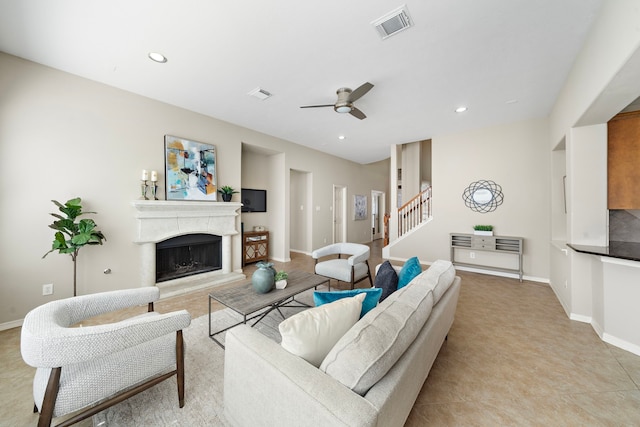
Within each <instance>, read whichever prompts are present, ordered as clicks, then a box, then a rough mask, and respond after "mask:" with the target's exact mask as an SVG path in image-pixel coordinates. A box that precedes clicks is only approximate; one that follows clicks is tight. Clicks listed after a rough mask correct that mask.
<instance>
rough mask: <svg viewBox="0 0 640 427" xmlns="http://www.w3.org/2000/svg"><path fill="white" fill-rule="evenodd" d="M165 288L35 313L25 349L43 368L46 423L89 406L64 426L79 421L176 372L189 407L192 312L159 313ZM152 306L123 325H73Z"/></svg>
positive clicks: (41, 400) (36, 391)
mask: <svg viewBox="0 0 640 427" xmlns="http://www.w3.org/2000/svg"><path fill="white" fill-rule="evenodd" d="M159 296H160V291H159V289H158V288H156V287H155V286H154V287H145V288H137V289H128V290H122V291H112V292H103V293H97V294H91V295H83V296H79V297H73V298H67V299H63V300H58V301H52V302H50V303H47V304H44V305H41V306H40V307H37V308H35V309H33V310H32V311H31V312H29V313H28V314H27V316H26V317H25V319H24V323H23V326H22V336H21V342H20V347H21V352H22V358H23V359H24V361H25V362H26V363H27V364H29V365H30V366H33V367H35V368H37V369H36V374H35V377H34V380H33V398H34V402H35V406H34V412H40V419H39V421H38V426H48V425H50V424H51V420H52V418H54V417H59V416H62V415H66V414H69V413H72V412H75V411H78V410H80V409H83V408H88V409H86V410H85V411H83V412H82V413H80V414H77V415H75V416H74V417H73V418H70V419H68V420H66V421H65V422H64V423H62V424H59V425H71V424H74V423H76V422H78V421H81V420H83V419H85V418H88V417H90V416H92V415H94V414H96V413H98V412H100V411H102V410H104V409H106V408H108V407H110V406H112V405H115V404H116V403H119V402H121V401H123V400H125V399H127V398H129V397H131V396H133V395H135V394H137V393H139V392H141V391H143V390H146V389H147V388H149V387H152V386H154V385H155V384H157V383H159V382H161V381H163V380H165V379H167V378H170V377H171V376H173V375H176V377H177V382H178V402H179V405H180V407H181V408H182V407H183V406H184V343H183V340H182V329H184V328H186V327H187V326H189V324H190V323H191V316H190V315H189V313H188V312H187V311H186V310H181V311H176V312H173V313H167V314H159V313H156V312H154V311H153V302H154V301H156V300H157V299H158V298H159ZM142 304H144V305H146V304H148V307H149V312H148V313H145V314H143V315H140V316H136V317H133V318H130V319H127V320H123V321H121V322H117V323H111V324H105V325H98V326H84V327H72V326H73V325H76V324H77V323H78V322H81V321H83V320H85V319H88V318H90V317H93V316H96V315H99V314H103V313H108V312H111V311H116V310H120V309H123V308H126V307H133V306H137V305H142Z"/></svg>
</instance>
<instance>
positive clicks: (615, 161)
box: [607, 111, 640, 209]
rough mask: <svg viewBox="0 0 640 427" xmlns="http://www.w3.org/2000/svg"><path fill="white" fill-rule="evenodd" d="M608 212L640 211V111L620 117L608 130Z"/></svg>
mask: <svg viewBox="0 0 640 427" xmlns="http://www.w3.org/2000/svg"><path fill="white" fill-rule="evenodd" d="M607 134H608V135H607V138H608V147H607V171H608V172H607V176H608V178H607V197H608V202H607V205H608V208H609V209H640V190H639V189H638V184H639V183H640V111H633V112H629V113H620V114H618V115H616V116H615V117H613V118H612V119H611V120H610V121H609V123H608V126H607Z"/></svg>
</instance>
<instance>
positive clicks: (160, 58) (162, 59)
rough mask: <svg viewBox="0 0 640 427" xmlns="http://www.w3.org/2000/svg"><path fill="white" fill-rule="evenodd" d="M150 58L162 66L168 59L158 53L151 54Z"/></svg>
mask: <svg viewBox="0 0 640 427" xmlns="http://www.w3.org/2000/svg"><path fill="white" fill-rule="evenodd" d="M149 58H150V59H151V60H152V61H156V62H159V63H161V64H164V63H165V62H167V57H166V56H164V55H163V54H161V53H158V52H149Z"/></svg>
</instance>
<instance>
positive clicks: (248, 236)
mask: <svg viewBox="0 0 640 427" xmlns="http://www.w3.org/2000/svg"><path fill="white" fill-rule="evenodd" d="M242 253H243V258H242V265H245V264H247V263H250V262H257V261H267V260H268V259H269V232H268V231H245V232H244V234H243V235H242Z"/></svg>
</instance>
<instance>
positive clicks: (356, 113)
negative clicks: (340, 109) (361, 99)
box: [349, 107, 367, 120]
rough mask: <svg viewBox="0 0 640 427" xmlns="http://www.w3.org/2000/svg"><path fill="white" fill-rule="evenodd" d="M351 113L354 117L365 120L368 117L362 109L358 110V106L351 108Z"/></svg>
mask: <svg viewBox="0 0 640 427" xmlns="http://www.w3.org/2000/svg"><path fill="white" fill-rule="evenodd" d="M349 114H351V115H352V116H353V117H356V118H358V119H360V120H364V119H366V118H367V116H365V115H364V113H363V112H362V111H360V110H358V109H357V108H356V107H353V108H352V109H351V111H350V112H349Z"/></svg>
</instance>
